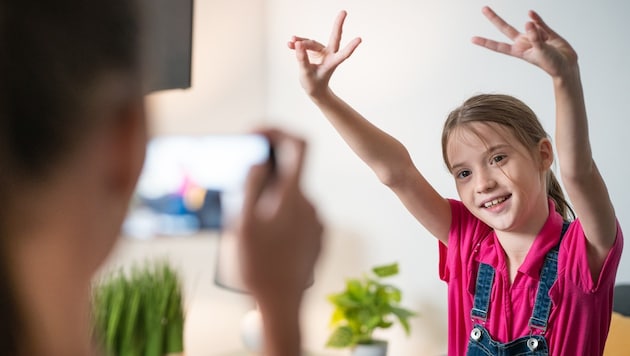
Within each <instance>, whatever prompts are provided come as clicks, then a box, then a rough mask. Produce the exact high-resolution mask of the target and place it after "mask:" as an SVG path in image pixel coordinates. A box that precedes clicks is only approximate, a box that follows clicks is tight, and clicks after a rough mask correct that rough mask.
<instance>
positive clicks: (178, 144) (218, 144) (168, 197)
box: [124, 134, 272, 237]
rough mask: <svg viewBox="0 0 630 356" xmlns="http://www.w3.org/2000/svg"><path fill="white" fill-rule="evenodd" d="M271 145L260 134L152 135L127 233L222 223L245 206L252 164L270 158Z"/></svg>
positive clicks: (192, 230) (158, 232) (184, 231)
mask: <svg viewBox="0 0 630 356" xmlns="http://www.w3.org/2000/svg"><path fill="white" fill-rule="evenodd" d="M271 152H272V150H271V145H270V144H269V141H268V140H267V138H265V137H264V136H262V135H257V134H222V135H221V134H217V135H203V136H160V137H156V138H153V139H152V140H151V141H150V142H149V144H148V146H147V152H146V158H145V163H144V167H143V170H142V173H141V175H140V179H139V181H138V185H137V187H136V192H135V196H134V200H133V204H132V207H131V209H130V213H129V215H128V217H127V220H126V222H125V226H124V230H125V232H126V234H128V235H132V236H138V237H150V236H152V235H185V234H189V233H195V232H197V231H199V230H203V229H220V228H221V227H222V226H223V225H224V224H226V222H228V221H230V220H231V219H233V218H234V217H235V216H237V215H238V213H239V212H240V208H241V206H242V200H243V196H244V185H245V180H246V178H247V174H248V172H249V170H250V168H251V167H252V165H255V164H260V163H264V162H266V161H268V160H269V159H270V157H271V156H272V154H271Z"/></svg>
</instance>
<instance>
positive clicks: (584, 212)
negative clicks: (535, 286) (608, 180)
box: [554, 64, 616, 277]
mask: <svg viewBox="0 0 630 356" xmlns="http://www.w3.org/2000/svg"><path fill="white" fill-rule="evenodd" d="M568 71H569V74H565V75H563V76H560V77H558V78H554V91H555V97H556V146H557V151H558V158H559V160H560V173H561V176H562V182H563V183H564V187H565V189H566V191H567V193H568V195H569V199H570V200H571V202H572V203H573V207H574V210H575V212H576V213H577V215H578V217H579V218H580V220H581V223H582V227H583V228H584V232H585V235H586V238H587V239H588V241H589V261H590V264H591V271H592V273H593V276H595V277H597V276H598V274H599V269H600V268H601V264H602V263H603V260H604V258H605V256H606V255H607V253H608V250H609V249H610V247H611V246H612V244H613V242H614V240H615V231H616V225H615V212H614V208H613V206H612V202H611V201H610V197H609V195H608V190H607V188H606V184H605V182H604V180H603V178H602V176H601V174H600V173H599V170H598V169H597V166H596V164H595V162H594V160H593V155H592V152H591V146H590V139H589V134H588V122H587V116H586V107H585V103H584V94H583V91H582V84H581V81H580V75H579V70H578V66H577V64H576V65H575V66H574V67H573V68H570V69H569V70H568Z"/></svg>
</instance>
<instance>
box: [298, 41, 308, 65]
mask: <svg viewBox="0 0 630 356" xmlns="http://www.w3.org/2000/svg"><path fill="white" fill-rule="evenodd" d="M295 58H297V61H298V63H299V64H300V66H301V67H302V69H304V70H308V69H309V67H310V66H311V61H310V60H309V59H308V54H307V53H306V48H305V47H304V41H298V42H295Z"/></svg>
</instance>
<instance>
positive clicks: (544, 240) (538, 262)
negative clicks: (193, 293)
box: [518, 199, 564, 278]
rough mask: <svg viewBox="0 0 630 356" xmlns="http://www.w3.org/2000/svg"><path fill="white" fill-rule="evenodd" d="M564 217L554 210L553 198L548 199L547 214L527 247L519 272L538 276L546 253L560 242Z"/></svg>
mask: <svg viewBox="0 0 630 356" xmlns="http://www.w3.org/2000/svg"><path fill="white" fill-rule="evenodd" d="M563 222H564V219H563V218H562V215H560V213H558V212H557V211H556V205H555V204H554V202H553V200H551V199H549V216H548V217H547V221H545V224H544V225H543V227H542V229H540V232H539V233H538V236H536V239H535V240H534V243H533V244H532V246H531V247H530V249H529V252H528V253H527V256H526V257H525V261H523V264H522V265H521V267H519V269H518V270H519V272H521V273H524V274H526V275H528V276H530V277H532V278H539V277H540V270H541V269H542V265H543V262H544V261H545V256H546V255H547V253H548V252H549V251H550V250H551V249H552V248H553V247H554V246H556V245H557V244H558V243H559V242H560V234H561V232H562V224H563Z"/></svg>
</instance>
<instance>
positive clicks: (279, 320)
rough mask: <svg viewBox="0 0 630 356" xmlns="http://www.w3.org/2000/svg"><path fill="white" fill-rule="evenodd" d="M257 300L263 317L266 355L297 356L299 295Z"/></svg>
mask: <svg viewBox="0 0 630 356" xmlns="http://www.w3.org/2000/svg"><path fill="white" fill-rule="evenodd" d="M283 299H284V300H280V299H275V300H272V301H269V302H266V301H264V300H259V304H258V307H259V308H260V312H261V315H262V319H263V330H264V336H265V338H264V349H265V355H267V356H299V355H300V354H301V332H300V300H301V298H300V297H299V296H295V297H287V298H283Z"/></svg>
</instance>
